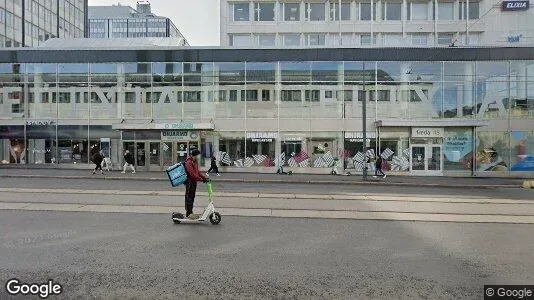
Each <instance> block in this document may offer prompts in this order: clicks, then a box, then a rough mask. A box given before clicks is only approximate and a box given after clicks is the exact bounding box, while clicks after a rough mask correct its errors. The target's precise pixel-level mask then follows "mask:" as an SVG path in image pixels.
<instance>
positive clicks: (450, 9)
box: [438, 2, 454, 20]
mask: <svg viewBox="0 0 534 300" xmlns="http://www.w3.org/2000/svg"><path fill="white" fill-rule="evenodd" d="M438 20H454V3H452V2H439V3H438Z"/></svg>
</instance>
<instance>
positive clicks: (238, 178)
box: [0, 168, 523, 189]
mask: <svg viewBox="0 0 534 300" xmlns="http://www.w3.org/2000/svg"><path fill="white" fill-rule="evenodd" d="M0 178H56V179H97V178H100V179H105V180H125V179H128V180H140V181H147V180H150V181H154V180H157V181H159V180H168V179H167V177H166V174H165V172H138V173H136V174H132V173H126V174H121V172H120V171H112V172H105V173H104V175H100V174H97V175H92V174H91V171H90V170H71V169H19V168H0ZM211 178H212V180H214V181H219V182H230V183H231V182H236V183H239V182H243V183H265V184H268V183H287V184H330V185H338V184H354V185H388V186H412V187H418V186H424V187H447V188H472V189H490V188H519V187H521V185H522V183H523V180H522V179H515V178H478V177H475V178H473V177H420V176H389V177H387V178H386V179H378V178H373V176H368V180H367V181H363V178H362V176H361V175H353V176H332V175H309V174H293V175H278V174H259V173H225V174H222V175H221V176H220V177H217V176H211Z"/></svg>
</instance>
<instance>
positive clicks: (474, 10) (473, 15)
mask: <svg viewBox="0 0 534 300" xmlns="http://www.w3.org/2000/svg"><path fill="white" fill-rule="evenodd" d="M459 4H460V5H459V9H460V11H459V13H458V16H459V18H460V20H465V19H467V13H468V12H467V7H468V5H467V2H460V3H459ZM479 13H480V12H479V3H478V2H469V20H472V19H478V17H479Z"/></svg>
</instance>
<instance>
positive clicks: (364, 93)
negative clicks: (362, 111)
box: [358, 91, 367, 101]
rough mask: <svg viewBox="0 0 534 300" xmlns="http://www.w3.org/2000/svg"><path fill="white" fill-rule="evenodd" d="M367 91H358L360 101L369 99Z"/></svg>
mask: <svg viewBox="0 0 534 300" xmlns="http://www.w3.org/2000/svg"><path fill="white" fill-rule="evenodd" d="M366 95H367V91H358V101H363V100H367V97H366Z"/></svg>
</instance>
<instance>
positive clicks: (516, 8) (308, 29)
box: [220, 0, 534, 47]
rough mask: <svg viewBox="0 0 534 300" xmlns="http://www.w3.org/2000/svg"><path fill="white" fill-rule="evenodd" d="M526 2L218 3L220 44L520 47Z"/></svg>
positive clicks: (525, 31) (533, 31)
mask: <svg viewBox="0 0 534 300" xmlns="http://www.w3.org/2000/svg"><path fill="white" fill-rule="evenodd" d="M529 8H530V7H529V0H512V1H509V0H504V1H496V2H495V1H490V0H482V1H470V0H452V1H441V0H439V1H438V0H434V1H421V0H355V1H354V0H330V1H324V0H303V1H299V0H284V1H282V0H278V1H274V0H252V1H251V0H249V1H243V0H237V1H232V0H221V10H220V14H221V16H220V20H221V46H233V47H303V46H317V47H325V46H326V47H340V46H342V47H344V46H347V47H351V46H358V47H359V46H421V47H426V46H449V45H452V44H454V45H455V46H464V45H480V46H486V45H499V46H506V45H510V46H513V45H527V44H532V43H534V11H533V10H531V9H529Z"/></svg>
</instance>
